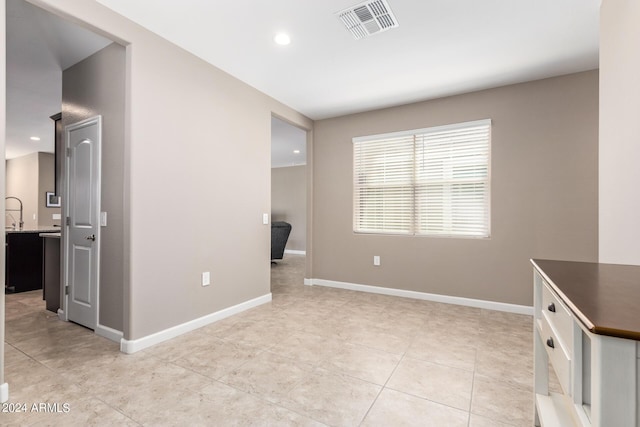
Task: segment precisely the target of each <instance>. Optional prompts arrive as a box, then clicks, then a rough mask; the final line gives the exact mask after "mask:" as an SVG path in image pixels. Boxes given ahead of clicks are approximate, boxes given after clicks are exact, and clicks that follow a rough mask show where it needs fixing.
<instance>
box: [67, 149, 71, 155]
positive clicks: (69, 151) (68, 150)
mask: <svg viewBox="0 0 640 427" xmlns="http://www.w3.org/2000/svg"><path fill="white" fill-rule="evenodd" d="M67 157H71V148H69V147H67Z"/></svg>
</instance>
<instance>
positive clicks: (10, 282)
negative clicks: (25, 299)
mask: <svg viewBox="0 0 640 427" xmlns="http://www.w3.org/2000/svg"><path fill="white" fill-rule="evenodd" d="M5 250H6V251H5V261H6V264H5V265H6V268H5V290H6V292H9V293H12V292H25V291H32V290H34V289H42V240H41V238H40V236H39V232H36V231H34V232H33V233H31V232H24V231H22V232H16V233H11V232H9V233H6V247H5Z"/></svg>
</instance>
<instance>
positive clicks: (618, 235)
mask: <svg viewBox="0 0 640 427" xmlns="http://www.w3.org/2000/svg"><path fill="white" fill-rule="evenodd" d="M639 22H640V2H638V1H635V0H620V1H618V0H604V1H603V2H602V6H601V9H600V169H599V172H600V216H599V218H600V262H604V263H613V264H633V265H640V244H638V242H640V226H639V225H638V222H639V220H638V212H640V192H639V191H638V183H640V166H639V165H638V162H639V159H640V120H638V114H639V112H640V79H638V75H640V25H638V23H639Z"/></svg>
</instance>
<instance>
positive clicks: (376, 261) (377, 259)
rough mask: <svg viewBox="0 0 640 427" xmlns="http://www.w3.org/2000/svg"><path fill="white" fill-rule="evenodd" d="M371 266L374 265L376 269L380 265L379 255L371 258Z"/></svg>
mask: <svg viewBox="0 0 640 427" xmlns="http://www.w3.org/2000/svg"><path fill="white" fill-rule="evenodd" d="M373 265H375V266H376V267H378V266H379V265H380V256H379V255H374V257H373Z"/></svg>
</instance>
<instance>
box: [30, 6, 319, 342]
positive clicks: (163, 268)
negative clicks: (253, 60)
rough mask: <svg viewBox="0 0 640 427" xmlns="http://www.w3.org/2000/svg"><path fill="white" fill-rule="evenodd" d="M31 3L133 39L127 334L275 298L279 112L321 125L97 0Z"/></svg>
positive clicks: (127, 41)
mask: <svg viewBox="0 0 640 427" xmlns="http://www.w3.org/2000/svg"><path fill="white" fill-rule="evenodd" d="M30 2H31V3H34V4H35V5H38V6H41V7H44V8H46V9H48V10H51V11H53V12H55V13H58V14H61V15H63V16H66V17H67V18H69V19H72V20H74V21H78V22H80V23H83V25H85V26H88V27H89V28H90V29H92V30H94V31H97V32H99V33H101V34H102V35H106V36H108V37H111V38H112V39H113V40H115V41H119V42H120V43H121V44H123V45H125V46H126V47H127V75H126V79H127V80H126V90H127V93H126V107H125V109H126V111H125V148H124V170H123V173H124V202H123V204H124V211H125V215H124V242H125V243H124V248H123V256H124V269H125V272H128V274H127V277H126V279H125V284H124V287H125V288H124V289H125V291H124V293H125V295H124V316H123V317H124V319H125V322H124V325H123V329H124V336H125V339H130V340H131V339H138V338H142V337H145V336H148V335H150V334H153V333H155V332H158V331H161V330H164V329H167V328H170V327H173V326H176V325H179V324H182V323H184V322H188V321H191V320H194V319H197V318H199V317H202V316H205V315H208V314H211V313H213V312H216V311H219V310H222V309H224V308H227V307H230V306H233V305H236V304H239V303H242V302H245V301H247V300H250V299H253V298H256V297H259V296H263V295H266V294H269V292H270V277H269V275H270V270H269V265H270V263H269V248H270V229H269V227H268V226H265V225H262V214H263V213H268V212H270V211H271V202H270V191H271V190H270V188H271V182H270V181H271V180H270V174H271V166H270V161H269V159H270V145H271V144H270V140H271V135H270V123H271V116H272V114H275V115H276V116H278V117H282V118H284V119H286V120H288V121H289V122H291V123H294V124H296V125H298V126H300V127H303V128H306V129H310V128H311V126H312V122H311V121H310V120H309V119H307V118H306V117H304V116H302V115H301V114H299V113H297V112H295V111H293V110H291V109H290V108H288V107H286V106H284V105H282V104H281V103H278V102H276V101H275V100H273V99H272V98H269V97H267V96H266V95H264V94H262V93H260V92H258V91H256V90H255V89H253V88H251V87H249V86H248V85H246V84H244V83H242V82H240V81H239V80H237V79H235V78H234V77H231V76H230V75H228V74H226V73H224V72H222V71H221V70H219V69H217V68H215V67H213V66H211V65H210V64H207V63H205V62H204V61H202V60H200V59H198V58H196V57H194V56H193V55H191V54H189V53H187V52H185V51H183V50H181V49H179V48H178V47H176V46H174V45H172V44H171V43H169V42H167V41H166V40H164V39H162V38H160V37H158V36H156V35H154V34H152V33H150V32H148V31H146V30H144V29H143V28H142V27H140V26H138V25H136V24H134V23H132V22H130V21H128V20H126V19H125V18H123V17H122V16H120V15H118V14H116V13H115V12H113V11H111V10H109V9H107V8H105V7H103V6H102V5H100V4H98V3H96V2H95V1H86V2H78V1H77V0H55V1H54V0H32V1H30ZM239 170H241V171H242V172H243V173H242V174H238V171H239ZM229 176H234V177H236V178H235V179H234V180H229V179H228V177H229ZM184 206H188V209H183V207H184ZM247 266H250V268H247ZM103 268H107V266H103ZM204 271H210V272H211V281H212V285H211V286H208V287H202V286H201V285H200V275H201V273H202V272H204Z"/></svg>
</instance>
